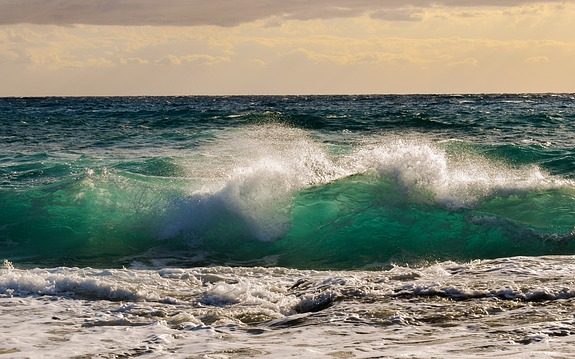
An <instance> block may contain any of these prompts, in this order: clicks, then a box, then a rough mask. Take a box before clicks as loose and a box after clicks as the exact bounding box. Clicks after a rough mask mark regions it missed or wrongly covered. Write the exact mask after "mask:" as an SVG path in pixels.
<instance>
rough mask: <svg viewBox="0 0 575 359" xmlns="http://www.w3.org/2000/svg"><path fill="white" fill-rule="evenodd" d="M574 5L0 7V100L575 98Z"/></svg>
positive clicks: (262, 2) (112, 0) (84, 2)
mask: <svg viewBox="0 0 575 359" xmlns="http://www.w3.org/2000/svg"><path fill="white" fill-rule="evenodd" d="M574 19H575V0H571V1H549V0H548V1H537V0H503V1H495V0H161V1H159V0H0V96H86V95H95V96H111V95H234V94H246V95H247V94H296V95H297V94H387V93H399V94H409V93H502V92H513V93H517V92H522V93H523V92H575V20H574Z"/></svg>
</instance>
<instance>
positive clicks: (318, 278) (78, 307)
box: [0, 256, 575, 358]
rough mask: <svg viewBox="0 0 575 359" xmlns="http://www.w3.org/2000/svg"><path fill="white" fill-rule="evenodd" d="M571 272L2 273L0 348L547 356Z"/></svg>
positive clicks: (525, 264)
mask: <svg viewBox="0 0 575 359" xmlns="http://www.w3.org/2000/svg"><path fill="white" fill-rule="evenodd" d="M573 263H574V262H573V257H567V256H566V257H540V258H525V257H523V258H521V257H518V258H506V259H498V260H489V261H472V262H468V263H454V262H443V263H435V264H432V265H426V266H420V267H406V266H396V267H393V268H390V269H389V270H383V271H372V272H364V271H353V272H345V271H325V272H321V271H320V272H318V271H301V270H293V269H285V268H257V267H253V268H229V267H212V268H193V269H178V268H172V269H159V270H142V269H139V270H134V269H116V270H114V269H111V270H100V269H90V268H83V269H80V268H53V269H28V270H22V269H18V268H2V269H0V303H1V304H2V305H1V306H0V308H1V309H0V315H2V318H3V321H2V324H0V326H1V327H3V328H10V330H5V331H2V333H3V334H0V337H1V338H2V339H3V340H2V344H0V350H2V351H3V352H4V353H11V357H16V358H20V357H28V356H36V355H40V354H41V355H42V356H44V357H47V358H51V357H62V356H65V357H66V356H72V355H88V356H89V355H100V356H120V355H137V354H138V353H139V354H140V355H141V354H146V355H149V356H170V357H176V358H179V357H186V356H190V355H198V356H216V355H219V356H222V355H224V357H233V355H235V354H234V353H236V354H237V353H243V354H242V355H248V356H252V357H274V356H278V355H280V354H281V355H282V356H284V355H289V356H300V357H306V358H307V357H310V358H312V357H333V355H334V353H336V352H338V353H340V355H343V354H341V353H344V352H346V353H347V354H346V355H347V356H349V357H353V356H357V357H364V356H366V355H370V356H375V355H380V356H382V355H383V356H386V355H391V356H396V355H398V353H404V354H405V355H412V356H413V355H416V356H418V355H419V356H426V355H428V354H429V353H433V354H434V355H436V356H441V357H453V358H455V357H462V356H463V357H473V356H478V357H490V356H492V355H493V354H494V353H499V354H507V355H517V354H519V353H523V352H524V351H525V350H529V351H530V352H533V353H534V355H535V356H537V355H543V354H545V353H550V354H552V355H554V356H559V357H561V356H564V355H568V353H569V352H570V348H572V345H573V344H575V343H574V342H573V340H572V339H571V336H572V333H575V322H574V321H573V315H572V313H571V307H572V302H573V300H574V298H575V291H574V289H573V288H572V285H571V284H572V283H571V274H572V272H573V270H575V268H574V267H573ZM24 313H25V314H24ZM22 315H25V317H26V320H25V321H23V320H22V318H21V317H22ZM31 332H33V333H37V334H38V335H34V336H30V335H26V333H28V334H29V333H31ZM8 333H9V334H8ZM286 338H289V340H288V341H286ZM248 348H249V350H248ZM238 350H239V351H238ZM246 350H248V351H246ZM40 351H41V353H40ZM286 353H287V354H286ZM425 353H427V354H425Z"/></svg>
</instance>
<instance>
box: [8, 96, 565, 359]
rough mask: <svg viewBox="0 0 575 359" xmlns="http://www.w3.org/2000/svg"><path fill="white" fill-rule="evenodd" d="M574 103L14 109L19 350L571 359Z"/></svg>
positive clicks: (12, 331)
mask: <svg viewBox="0 0 575 359" xmlns="http://www.w3.org/2000/svg"><path fill="white" fill-rule="evenodd" d="M574 255H575V95H572V94H548V95H530V94H518V95H453V96H439V95H428V96H416V95H410V96H288V97H275V96H245V97H109V98H4V99H0V261H1V260H5V261H4V264H3V265H2V266H0V302H1V306H0V318H1V319H2V320H1V322H0V326H1V327H2V330H1V331H0V355H2V354H4V355H5V356H6V357H15V358H23V357H54V358H59V357H101V358H119V357H135V356H141V357H150V358H152V357H153V358H155V357H182V358H187V357H198V358H241V357H290V356H296V357H310V358H315V357H329V358H355V357H357V358H369V357H425V358H426V357H438V358H439V357H441V358H444V357H454V358H460V357H470V358H471V357H488V358H491V357H496V356H516V357H521V358H523V357H533V358H541V357H565V356H568V355H569V353H571V352H573V351H575V336H573V334H575V317H574V315H573V313H572V309H573V306H574V301H575V299H574V297H575V284H574V280H573V273H574V270H575V256H574Z"/></svg>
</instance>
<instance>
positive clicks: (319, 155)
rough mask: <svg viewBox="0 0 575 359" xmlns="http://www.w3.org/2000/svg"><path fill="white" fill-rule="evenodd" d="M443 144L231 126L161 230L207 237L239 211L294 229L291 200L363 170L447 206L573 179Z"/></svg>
mask: <svg viewBox="0 0 575 359" xmlns="http://www.w3.org/2000/svg"><path fill="white" fill-rule="evenodd" d="M445 146H446V145H445V143H438V142H436V141H435V142H434V141H432V140H431V139H428V138H425V137H423V136H421V135H418V136H415V135H414V136H403V137H397V136H381V137H371V138H367V139H366V138H364V139H361V140H358V141H356V142H355V145H353V146H352V147H353V149H351V150H348V151H344V152H343V153H331V152H330V150H329V149H328V148H326V147H325V146H324V145H323V144H322V143H321V142H320V141H319V140H318V139H314V138H313V136H312V135H311V134H310V133H308V132H306V131H304V130H301V129H294V128H289V127H284V126H279V125H265V126H257V127H247V128H243V129H241V130H237V131H235V132H234V131H232V132H228V133H226V134H225V135H222V138H220V140H218V141H216V142H214V143H212V144H210V145H209V146H206V147H205V148H204V149H203V150H200V151H199V152H200V153H203V154H209V156H207V155H204V156H200V157H199V158H196V159H194V160H192V159H189V160H188V161H187V162H184V163H183V164H182V165H183V166H184V167H185V168H186V171H188V173H189V175H190V177H193V178H194V179H196V180H197V179H198V178H200V179H201V178H204V179H205V180H204V181H201V180H200V181H199V182H200V183H201V184H202V185H201V186H199V187H198V186H197V183H196V182H194V183H196V184H195V185H194V186H192V187H191V191H190V194H189V196H187V197H183V198H178V199H175V200H173V201H172V203H170V204H169V205H168V208H167V210H166V215H165V216H164V218H165V221H164V223H163V224H162V226H161V230H160V231H159V236H160V237H161V238H172V237H174V236H178V235H182V234H185V235H188V236H190V237H192V238H196V237H201V234H202V233H203V232H204V231H205V230H206V228H211V227H212V226H213V224H214V221H223V222H226V221H229V220H230V218H233V219H235V220H237V221H240V222H241V224H242V225H243V226H244V227H246V228H247V229H248V230H249V232H250V235H251V237H253V238H257V239H259V240H263V241H270V240H274V239H277V238H279V237H281V236H282V235H283V234H285V233H286V231H287V230H288V229H289V226H290V223H289V213H290V205H291V203H292V199H293V196H294V195H295V194H296V193H297V192H298V191H300V190H302V189H304V188H309V187H312V186H318V185H323V184H326V183H330V182H333V181H337V180H340V179H342V178H344V177H349V176H352V175H358V174H365V173H377V174H378V175H379V177H380V178H382V179H385V180H391V181H394V182H395V183H396V184H397V185H398V186H399V187H400V189H402V191H403V192H404V193H405V194H407V198H406V200H421V199H424V200H430V201H433V202H435V203H436V204H438V205H441V206H445V207H448V208H460V207H468V206H473V205H475V203H477V202H478V201H479V200H481V199H483V198H485V197H487V196H491V195H494V194H499V195H507V194H511V193H516V192H519V191H534V190H544V189H550V188H559V187H569V188H573V187H575V185H574V184H573V182H572V181H569V180H566V179H561V178H557V177H553V176H551V175H549V174H547V173H545V172H544V171H542V170H541V169H540V168H538V167H537V166H528V167H513V166H510V165H508V164H504V163H498V162H495V161H491V160H488V159H486V158H484V157H481V156H479V155H477V154H473V153H471V152H470V151H469V150H467V152H466V151H461V150H460V151H457V152H453V151H451V152H450V151H448V150H447V149H446V147H445ZM226 215H227V216H228V218H226V217H225V216H226ZM236 227H238V225H237V224H236Z"/></svg>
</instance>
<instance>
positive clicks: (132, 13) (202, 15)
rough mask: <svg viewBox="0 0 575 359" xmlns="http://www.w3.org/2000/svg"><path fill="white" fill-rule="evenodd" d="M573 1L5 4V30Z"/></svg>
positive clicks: (44, 0) (34, 0)
mask: <svg viewBox="0 0 575 359" xmlns="http://www.w3.org/2000/svg"><path fill="white" fill-rule="evenodd" d="M549 2H556V3H566V2H574V0H564V1H562V0H546V1H542V0H501V1H496V0H406V1H403V0H313V1H310V0H282V1H278V0H209V1H208V0H162V1H158V0H0V25H9V24H18V23H30V24H41V25H46V24H51V25H72V24H90V25H124V26H133V25H151V26H197V25H216V26H236V25H239V24H242V23H246V22H251V21H255V20H259V19H265V18H271V17H278V18H282V19H297V20H310V19H329V18H341V17H352V16H359V15H363V14H371V15H372V16H373V17H374V18H378V19H381V20H385V21H406V20H417V19H418V16H417V14H418V11H420V10H421V9H424V8H428V7H437V6H443V7H477V6H497V7H509V6H519V5H526V4H533V3H549Z"/></svg>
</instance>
